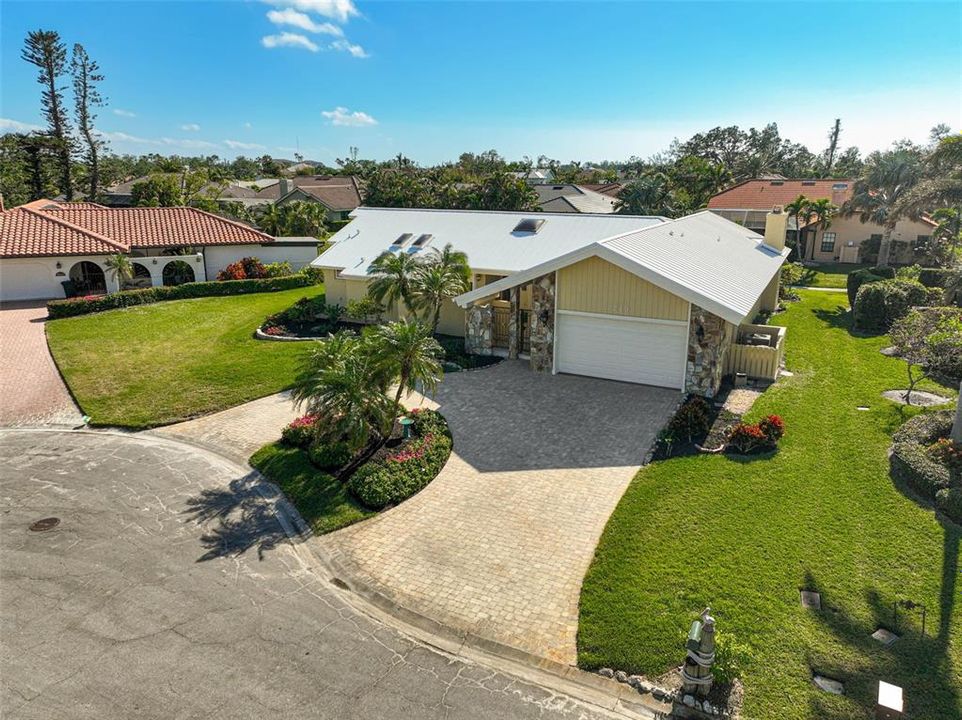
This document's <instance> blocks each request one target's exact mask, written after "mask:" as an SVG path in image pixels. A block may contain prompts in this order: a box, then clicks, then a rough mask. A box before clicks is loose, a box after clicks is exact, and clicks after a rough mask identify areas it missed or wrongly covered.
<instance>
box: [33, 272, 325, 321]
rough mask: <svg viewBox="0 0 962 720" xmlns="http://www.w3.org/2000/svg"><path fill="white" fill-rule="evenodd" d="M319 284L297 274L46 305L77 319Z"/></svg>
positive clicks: (55, 314)
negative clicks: (174, 302) (171, 302)
mask: <svg viewBox="0 0 962 720" xmlns="http://www.w3.org/2000/svg"><path fill="white" fill-rule="evenodd" d="M317 283H318V280H317V276H316V275H314V274H312V273H303V272H301V273H297V274H296V275H288V276H286V277H276V278H263V279H259V280H223V281H213V282H211V281H209V282H193V283H184V284H183V285H160V286H157V287H149V288H142V289H140V290H121V291H120V292H115V293H111V294H109V295H102V296H98V297H89V298H82V297H81V298H70V299H67V300H52V301H51V302H49V303H47V313H48V314H49V315H50V317H51V318H65V317H74V316H76V315H87V314H88V313H95V312H102V311H104V310H115V309H117V308H125V307H131V306H133V305H149V304H151V303H156V302H163V301H164V300H186V299H189V298H200V297H219V296H224V295H247V294H249V293H260V292H276V291H278V290H292V289H294V288H301V287H307V286H309V285H316V284H317Z"/></svg>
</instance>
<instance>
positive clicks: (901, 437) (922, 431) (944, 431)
mask: <svg viewBox="0 0 962 720" xmlns="http://www.w3.org/2000/svg"><path fill="white" fill-rule="evenodd" d="M953 419H954V413H953V411H951V410H940V411H938V412H932V413H924V414H922V415H916V416H915V417H914V418H912V419H911V420H909V421H908V422H907V423H905V424H904V425H902V427H900V428H899V429H898V430H896V431H895V434H894V435H893V436H892V455H891V456H890V458H889V467H890V470H891V474H892V477H893V478H894V479H895V480H897V481H900V482H904V483H905V484H906V485H908V486H909V487H910V488H912V489H913V490H915V492H917V493H919V494H920V495H921V496H922V497H924V498H926V499H928V500H931V501H933V502H936V503H938V502H939V493H942V492H943V491H946V492H944V493H943V494H942V500H941V503H942V504H943V505H945V506H946V508H947V509H946V508H942V507H941V505H940V509H944V510H945V512H946V514H947V515H949V517H951V518H952V519H953V520H955V521H957V522H962V512H958V511H959V510H962V507H960V503H959V502H958V499H957V495H958V488H955V490H956V493H955V494H952V493H949V492H948V490H949V484H950V481H951V473H950V470H949V467H948V465H946V464H944V463H942V462H940V461H939V458H938V457H937V456H936V455H935V454H933V453H931V452H929V447H930V446H931V445H932V444H933V443H934V442H935V441H937V440H939V439H940V438H944V437H946V436H947V435H948V434H949V432H950V431H951V429H952V421H953ZM950 511H952V512H955V513H956V514H954V515H953V514H951V512H950Z"/></svg>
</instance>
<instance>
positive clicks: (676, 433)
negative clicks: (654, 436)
mask: <svg viewBox="0 0 962 720" xmlns="http://www.w3.org/2000/svg"><path fill="white" fill-rule="evenodd" d="M710 424H711V406H710V405H709V404H708V401H707V400H705V398H703V397H698V396H697V395H695V396H692V397H690V398H688V399H687V400H685V402H684V403H682V406H681V407H680V408H678V412H676V413H675V416H674V417H673V418H672V419H671V420H669V421H668V427H667V430H668V433H669V434H670V436H671V438H673V439H674V440H675V441H678V440H687V441H688V442H691V441H692V440H693V439H694V438H696V437H699V436H700V435H704V434H705V433H706V432H708V427H709V426H710Z"/></svg>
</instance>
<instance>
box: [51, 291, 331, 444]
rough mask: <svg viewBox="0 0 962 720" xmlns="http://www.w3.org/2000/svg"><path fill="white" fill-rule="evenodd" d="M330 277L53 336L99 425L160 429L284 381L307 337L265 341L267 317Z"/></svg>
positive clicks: (123, 315) (153, 310) (113, 314)
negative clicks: (260, 334)
mask: <svg viewBox="0 0 962 720" xmlns="http://www.w3.org/2000/svg"><path fill="white" fill-rule="evenodd" d="M323 292H324V288H323V286H322V285H317V286H314V287H308V288H298V289H295V290H285V291H283V292H276V293H257V294H253V295H236V296H233V297H216V298H200V299H197V300H174V301H170V302H161V303H156V304H154V305H143V306H140V307H132V308H126V309H123V310H110V311H108V312H103V313H97V314H93V315H84V316H81V317H76V318H65V319H62V320H53V321H50V322H48V323H47V340H48V343H49V345H50V350H51V352H52V353H53V356H54V359H55V360H56V361H57V365H58V366H59V367H60V371H61V372H62V373H63V376H64V378H66V380H67V384H68V385H69V386H70V390H71V391H72V392H73V394H74V397H75V398H76V399H77V402H78V403H79V404H80V407H81V409H82V410H83V411H84V412H85V413H86V414H88V415H90V417H91V418H92V423H93V424H96V425H118V426H124V427H132V428H144V427H152V426H155V425H164V424H167V423H172V422H176V421H178V420H184V419H187V418H190V417H194V416H197V415H202V414H205V413H210V412H215V411H217V410H223V409H225V408H228V407H232V406H234V405H238V404H240V403H243V402H246V401H248V400H254V399H256V398H259V397H263V396H264V395H269V394H271V393H274V392H278V391H279V390H282V389H284V388H285V387H287V386H288V385H290V383H291V382H292V380H293V377H294V372H295V367H296V364H297V362H298V358H299V357H300V356H301V354H302V353H303V352H304V349H305V347H304V344H302V343H282V342H265V341H262V340H255V339H254V338H253V336H252V334H253V332H254V329H255V328H256V327H257V326H258V325H260V323H261V322H262V321H263V320H264V318H265V317H266V316H267V315H270V314H272V313H276V312H278V311H280V310H283V309H284V308H286V307H289V306H290V305H291V304H293V303H294V301H295V300H297V299H298V298H300V297H304V296H313V295H318V294H321V293H323Z"/></svg>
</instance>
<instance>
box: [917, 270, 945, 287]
mask: <svg viewBox="0 0 962 720" xmlns="http://www.w3.org/2000/svg"><path fill="white" fill-rule="evenodd" d="M951 277H952V270H951V268H922V270H921V271H920V272H919V282H920V283H922V284H923V285H925V287H928V288H944V287H945V286H946V284H948V281H949V279H950V278H951Z"/></svg>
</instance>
